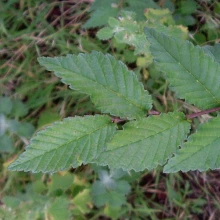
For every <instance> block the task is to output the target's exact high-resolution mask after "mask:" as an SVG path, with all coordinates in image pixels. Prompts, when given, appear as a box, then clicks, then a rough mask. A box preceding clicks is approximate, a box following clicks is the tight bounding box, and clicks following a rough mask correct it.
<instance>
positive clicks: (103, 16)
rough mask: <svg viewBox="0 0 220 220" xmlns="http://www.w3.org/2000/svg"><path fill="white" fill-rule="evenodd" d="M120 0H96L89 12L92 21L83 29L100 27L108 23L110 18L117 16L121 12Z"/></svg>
mask: <svg viewBox="0 0 220 220" xmlns="http://www.w3.org/2000/svg"><path fill="white" fill-rule="evenodd" d="M117 3H118V0H95V1H94V3H93V4H92V5H91V7H90V9H89V11H90V12H91V17H90V19H89V20H88V21H87V22H86V23H85V24H84V25H83V28H93V27H100V26H103V25H105V24H107V22H108V18H109V17H115V16H117V14H118V12H119V8H118V5H117Z"/></svg>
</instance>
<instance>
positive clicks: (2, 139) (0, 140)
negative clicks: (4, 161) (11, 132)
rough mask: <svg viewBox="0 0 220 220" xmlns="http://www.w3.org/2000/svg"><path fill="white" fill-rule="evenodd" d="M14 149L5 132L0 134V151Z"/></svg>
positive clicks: (8, 151)
mask: <svg viewBox="0 0 220 220" xmlns="http://www.w3.org/2000/svg"><path fill="white" fill-rule="evenodd" d="M14 150H15V148H14V146H13V142H12V139H11V138H10V137H9V136H8V135H7V134H4V135H2V136H0V153H3V152H4V153H12V152H13V151H14Z"/></svg>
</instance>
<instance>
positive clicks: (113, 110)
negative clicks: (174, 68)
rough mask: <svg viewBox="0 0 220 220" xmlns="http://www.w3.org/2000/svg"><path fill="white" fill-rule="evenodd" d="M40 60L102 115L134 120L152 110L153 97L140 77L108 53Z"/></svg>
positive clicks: (42, 58)
mask: <svg viewBox="0 0 220 220" xmlns="http://www.w3.org/2000/svg"><path fill="white" fill-rule="evenodd" d="M38 61H39V62H40V64H41V65H43V66H45V67H46V68H47V69H48V70H50V71H55V74H56V75H57V76H58V77H61V78H62V82H64V83H65V84H68V85H70V88H72V89H77V90H80V91H81V92H84V93H87V94H89V95H90V96H91V99H92V101H93V102H94V104H95V105H96V107H97V108H98V109H99V110H101V111H102V112H103V113H110V114H112V115H115V116H120V117H122V118H129V119H133V118H138V117H143V116H145V115H146V111H147V110H149V109H150V108H151V104H152V100H151V96H150V95H148V92H147V91H145V90H144V88H143V85H142V84H141V83H140V82H138V79H137V76H136V75H135V74H134V73H133V72H132V71H129V70H128V69H127V67H126V66H125V65H124V64H123V63H122V62H120V61H116V59H115V58H114V57H113V56H111V55H109V54H107V55H103V54H102V53H100V52H92V53H91V54H79V55H78V56H75V55H67V56H66V57H55V58H49V57H47V58H46V57H41V58H39V59H38Z"/></svg>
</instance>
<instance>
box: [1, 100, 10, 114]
mask: <svg viewBox="0 0 220 220" xmlns="http://www.w3.org/2000/svg"><path fill="white" fill-rule="evenodd" d="M11 109H12V102H11V100H10V98H8V97H0V113H2V114H5V115H9V114H10V113H11Z"/></svg>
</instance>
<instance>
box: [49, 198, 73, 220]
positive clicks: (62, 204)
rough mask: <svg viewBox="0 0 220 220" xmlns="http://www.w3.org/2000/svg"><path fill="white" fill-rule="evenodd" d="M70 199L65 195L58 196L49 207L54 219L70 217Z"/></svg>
mask: <svg viewBox="0 0 220 220" xmlns="http://www.w3.org/2000/svg"><path fill="white" fill-rule="evenodd" d="M68 206H69V200H68V199H67V198H65V197H58V198H56V200H55V201H54V202H53V203H52V204H51V205H50V207H49V208H48V213H49V214H50V215H51V217H52V218H49V219H53V220H60V219H70V210H68Z"/></svg>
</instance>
